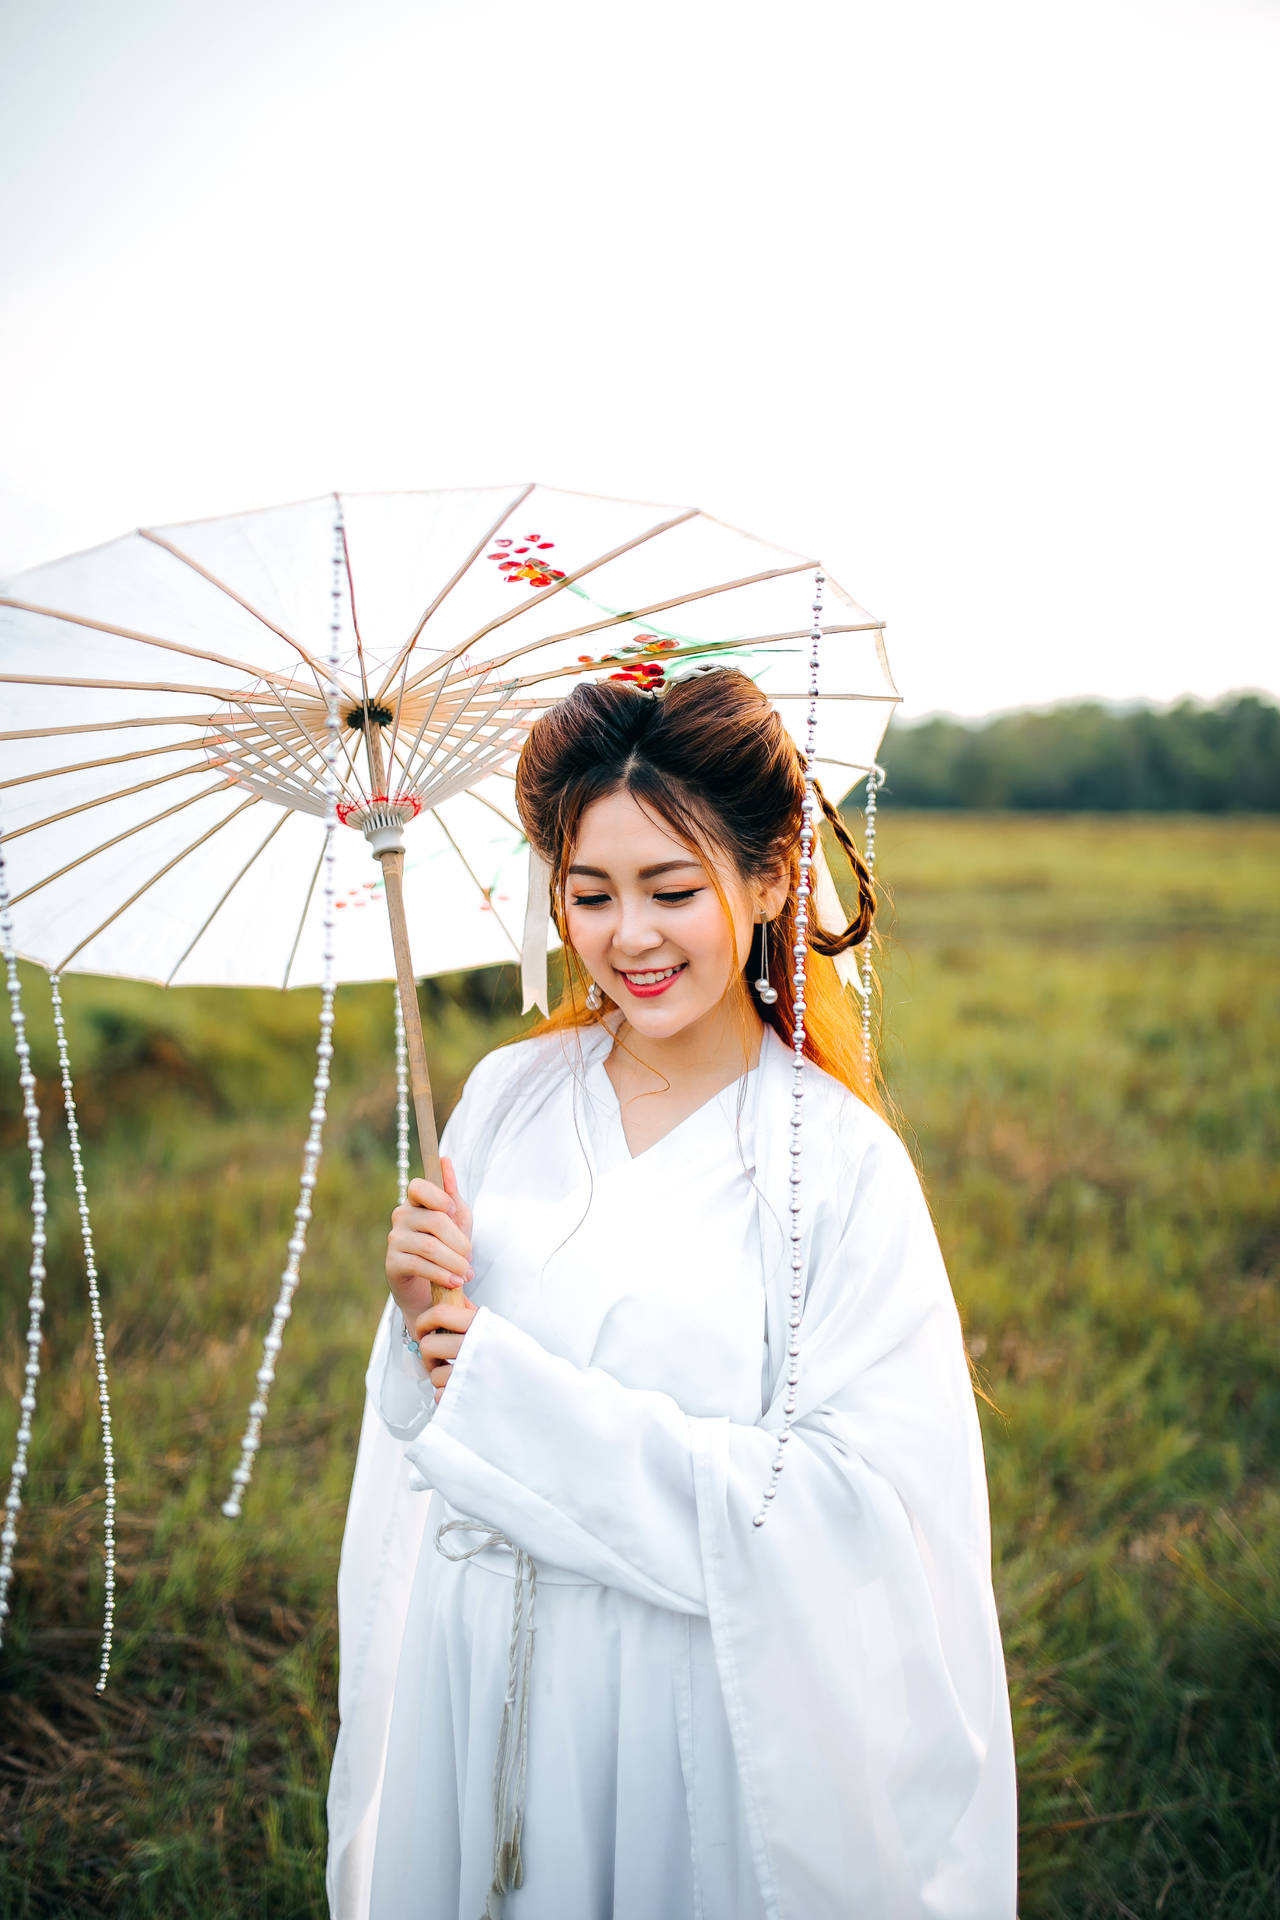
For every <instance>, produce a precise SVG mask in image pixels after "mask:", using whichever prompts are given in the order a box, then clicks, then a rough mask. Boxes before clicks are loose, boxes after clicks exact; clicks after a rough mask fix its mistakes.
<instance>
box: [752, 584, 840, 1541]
mask: <svg viewBox="0 0 1280 1920" xmlns="http://www.w3.org/2000/svg"><path fill="white" fill-rule="evenodd" d="M825 580H826V576H825V574H823V573H821V572H819V573H816V574H815V575H814V581H813V586H814V593H813V626H812V629H811V631H810V636H809V640H810V645H809V710H808V718H807V721H806V725H805V745H804V803H803V806H802V808H801V814H800V880H799V885H798V886H797V888H796V937H795V943H794V945H793V946H792V949H791V955H792V959H793V961H794V963H795V964H794V970H793V972H792V975H791V979H792V983H793V985H794V987H795V1019H794V1022H793V1024H792V1029H791V1045H792V1056H793V1057H792V1081H791V1202H790V1207H791V1312H790V1314H789V1315H788V1319H787V1324H788V1327H789V1328H790V1335H791V1337H790V1339H789V1340H788V1342H787V1391H786V1395H785V1397H784V1399H783V1403H782V1410H783V1423H782V1431H781V1433H779V1435H778V1451H777V1453H776V1454H775V1455H774V1458H773V1460H772V1462H771V1463H770V1469H769V1472H770V1479H769V1484H768V1486H766V1488H765V1489H764V1494H763V1496H762V1498H763V1504H762V1505H761V1508H760V1511H759V1512H758V1513H756V1514H753V1515H752V1519H751V1524H752V1526H755V1527H762V1526H763V1525H764V1523H765V1520H766V1519H767V1517H768V1513H769V1507H770V1504H771V1503H772V1502H773V1500H774V1499H775V1498H776V1497H777V1492H778V1481H779V1477H780V1475H781V1473H782V1469H783V1467H784V1466H785V1464H786V1457H787V1446H788V1443H789V1442H790V1439H791V1422H792V1420H793V1419H794V1417H795V1410H796V1399H797V1394H798V1389H799V1382H800V1316H801V1308H802V1304H803V1301H804V1250H803V1245H802V1234H801V1227H800V1120H801V1112H802V1109H803V1105H804V1039H805V1027H804V1016H805V996H804V987H805V954H806V950H807V946H808V931H809V897H810V893H811V873H812V868H813V842H814V835H815V833H816V831H817V827H816V824H815V823H816V820H817V813H818V801H817V796H816V794H815V792H814V785H813V765H814V759H815V745H816V741H817V734H818V655H819V650H820V648H821V643H822V589H823V585H824V584H825Z"/></svg>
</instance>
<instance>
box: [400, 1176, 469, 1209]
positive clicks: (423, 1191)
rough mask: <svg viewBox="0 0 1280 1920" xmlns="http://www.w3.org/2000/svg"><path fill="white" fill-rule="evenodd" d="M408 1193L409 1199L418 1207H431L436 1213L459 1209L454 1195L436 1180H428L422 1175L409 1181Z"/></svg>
mask: <svg viewBox="0 0 1280 1920" xmlns="http://www.w3.org/2000/svg"><path fill="white" fill-rule="evenodd" d="M408 1194H409V1199H410V1200H411V1201H412V1202H413V1204H414V1206H416V1207H430V1208H431V1209H432V1210H433V1211H434V1212H436V1213H456V1212H457V1211H458V1203H457V1201H456V1200H455V1199H454V1197H453V1195H452V1194H450V1193H446V1192H445V1190H444V1188H443V1187H438V1186H437V1185H436V1184H435V1181H434V1180H426V1179H423V1178H422V1177H421V1176H419V1178H418V1179H416V1180H411V1181H410V1182H409V1188H408Z"/></svg>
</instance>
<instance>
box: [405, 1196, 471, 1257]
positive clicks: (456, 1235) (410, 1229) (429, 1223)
mask: <svg viewBox="0 0 1280 1920" xmlns="http://www.w3.org/2000/svg"><path fill="white" fill-rule="evenodd" d="M391 1231H392V1232H393V1233H428V1234H431V1235H432V1236H433V1237H434V1238H435V1239H437V1240H438V1241H439V1242H440V1244H441V1246H442V1247H452V1248H453V1250H454V1252H455V1253H465V1254H470V1252H471V1241H470V1238H469V1237H468V1235H467V1234H465V1233H464V1232H463V1231H462V1228H461V1227H460V1226H458V1224H457V1222H456V1221H453V1220H450V1219H449V1218H448V1217H447V1216H446V1215H445V1214H442V1213H432V1212H429V1211H428V1210H427V1208H426V1207H397V1208H396V1209H395V1211H394V1213H393V1214H392V1216H391Z"/></svg>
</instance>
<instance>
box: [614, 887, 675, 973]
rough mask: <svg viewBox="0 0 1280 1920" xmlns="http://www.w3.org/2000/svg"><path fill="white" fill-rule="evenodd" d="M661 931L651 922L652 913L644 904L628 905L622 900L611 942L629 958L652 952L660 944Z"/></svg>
mask: <svg viewBox="0 0 1280 1920" xmlns="http://www.w3.org/2000/svg"><path fill="white" fill-rule="evenodd" d="M662 938H663V936H662V933H661V931H660V929H659V928H658V927H656V926H655V925H654V923H653V915H652V914H651V913H650V912H649V911H648V907H647V903H646V904H645V905H640V904H637V905H636V906H628V905H627V903H626V902H625V901H624V902H623V904H622V912H621V914H620V916H619V919H618V926H617V931H616V932H615V934H614V936H613V944H614V946H615V947H616V948H617V950H618V952H619V953H621V954H625V955H626V956H627V957H628V958H629V959H630V958H635V957H636V956H638V955H640V954H645V953H652V952H653V949H654V948H655V947H660V946H661V945H662Z"/></svg>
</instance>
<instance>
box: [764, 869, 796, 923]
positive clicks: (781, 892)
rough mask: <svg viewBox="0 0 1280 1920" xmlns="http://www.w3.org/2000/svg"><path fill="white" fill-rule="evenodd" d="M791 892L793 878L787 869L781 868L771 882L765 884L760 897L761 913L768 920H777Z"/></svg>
mask: <svg viewBox="0 0 1280 1920" xmlns="http://www.w3.org/2000/svg"><path fill="white" fill-rule="evenodd" d="M790 891H791V876H790V875H789V874H788V873H787V871H786V869H785V867H784V868H779V870H778V872H777V873H776V874H775V875H774V877H773V878H772V879H771V880H767V881H766V882H765V885H764V888H763V891H762V892H761V895H760V911H761V912H762V913H763V914H764V917H765V919H766V920H775V919H776V918H777V916H778V915H779V914H780V913H781V912H782V909H783V907H784V906H785V905H786V901H787V895H788V893H790Z"/></svg>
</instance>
